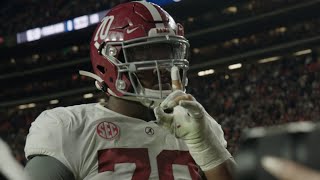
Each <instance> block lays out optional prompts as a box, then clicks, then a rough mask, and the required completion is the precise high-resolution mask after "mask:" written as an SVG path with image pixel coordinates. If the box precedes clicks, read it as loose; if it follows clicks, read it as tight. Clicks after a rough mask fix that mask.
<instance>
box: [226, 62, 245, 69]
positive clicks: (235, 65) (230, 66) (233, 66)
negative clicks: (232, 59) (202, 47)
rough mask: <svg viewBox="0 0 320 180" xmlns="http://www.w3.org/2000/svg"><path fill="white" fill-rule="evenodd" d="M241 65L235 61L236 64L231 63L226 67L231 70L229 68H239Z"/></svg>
mask: <svg viewBox="0 0 320 180" xmlns="http://www.w3.org/2000/svg"><path fill="white" fill-rule="evenodd" d="M241 67H242V64H241V63H237V64H232V65H229V66H228V68H229V69H230V70H231V69H238V68H241Z"/></svg>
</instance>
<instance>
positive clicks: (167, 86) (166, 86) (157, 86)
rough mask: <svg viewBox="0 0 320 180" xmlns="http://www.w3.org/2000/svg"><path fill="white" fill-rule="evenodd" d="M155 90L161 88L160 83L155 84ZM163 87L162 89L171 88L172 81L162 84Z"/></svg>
mask: <svg viewBox="0 0 320 180" xmlns="http://www.w3.org/2000/svg"><path fill="white" fill-rule="evenodd" d="M151 89H153V90H160V86H159V84H156V85H153V86H152V88H151ZM161 89H162V90H171V89H172V87H171V84H170V83H165V84H161Z"/></svg>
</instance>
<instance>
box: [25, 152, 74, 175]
mask: <svg viewBox="0 0 320 180" xmlns="http://www.w3.org/2000/svg"><path fill="white" fill-rule="evenodd" d="M25 172H26V173H27V174H28V176H29V177H30V179H32V180H75V178H74V176H73V173H72V172H71V171H70V170H69V169H68V168H67V167H66V166H65V165H64V164H63V163H61V162H60V161H59V160H57V159H55V158H53V157H51V156H35V157H33V158H32V159H30V160H29V161H28V163H27V165H26V167H25Z"/></svg>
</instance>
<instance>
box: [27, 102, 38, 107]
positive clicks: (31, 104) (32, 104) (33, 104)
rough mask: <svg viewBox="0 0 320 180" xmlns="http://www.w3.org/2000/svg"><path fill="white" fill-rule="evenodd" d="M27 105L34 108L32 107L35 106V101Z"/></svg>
mask: <svg viewBox="0 0 320 180" xmlns="http://www.w3.org/2000/svg"><path fill="white" fill-rule="evenodd" d="M27 107H28V108H34V107H36V104H35V103H30V104H28V105H27Z"/></svg>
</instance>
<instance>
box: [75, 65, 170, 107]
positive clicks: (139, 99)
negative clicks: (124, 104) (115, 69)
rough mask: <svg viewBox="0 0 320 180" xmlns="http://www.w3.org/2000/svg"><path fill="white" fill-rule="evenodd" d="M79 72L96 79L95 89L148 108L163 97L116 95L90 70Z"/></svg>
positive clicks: (147, 91)
mask: <svg viewBox="0 0 320 180" xmlns="http://www.w3.org/2000/svg"><path fill="white" fill-rule="evenodd" d="M79 74H80V75H83V76H87V77H90V78H93V79H95V80H96V81H95V85H96V87H97V89H99V90H102V91H104V92H107V93H109V94H110V95H111V96H115V97H117V98H120V99H125V100H129V101H136V102H140V103H141V104H142V105H144V106H146V107H148V108H151V109H154V108H155V107H156V106H159V105H160V103H161V102H162V101H163V99H152V98H146V97H139V96H118V95H116V94H115V93H114V92H113V91H111V89H109V88H107V87H103V86H102V85H103V84H105V82H104V81H103V80H102V79H101V77H99V76H98V75H96V74H94V73H92V72H88V71H83V70H80V71H79ZM144 91H145V93H146V94H148V95H157V94H158V93H159V92H158V91H156V90H153V89H147V88H144ZM163 93H164V94H165V95H167V94H169V93H171V90H166V91H164V92H163Z"/></svg>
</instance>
